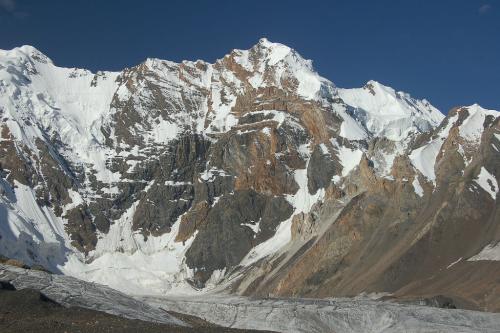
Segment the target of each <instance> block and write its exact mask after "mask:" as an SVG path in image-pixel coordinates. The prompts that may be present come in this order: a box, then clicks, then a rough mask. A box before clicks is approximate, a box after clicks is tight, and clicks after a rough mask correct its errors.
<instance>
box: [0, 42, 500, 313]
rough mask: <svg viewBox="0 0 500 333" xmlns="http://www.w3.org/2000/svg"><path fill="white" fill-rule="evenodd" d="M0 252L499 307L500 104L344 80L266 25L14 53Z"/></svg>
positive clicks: (8, 69)
mask: <svg viewBox="0 0 500 333" xmlns="http://www.w3.org/2000/svg"><path fill="white" fill-rule="evenodd" d="M0 119H1V125H0V126H1V129H0V134H1V141H0V174H1V180H0V181H1V183H0V187H1V197H0V200H1V201H0V235H1V238H0V254H2V255H4V256H6V257H9V258H16V259H20V260H23V261H25V262H27V263H29V264H40V265H42V266H44V267H46V268H48V269H49V270H51V271H54V272H59V273H63V274H66V275H71V276H74V277H77V278H80V279H83V280H87V281H92V282H99V283H103V284H106V285H109V286H111V287H113V288H116V289H119V290H121V291H125V292H127V293H131V294H179V293H187V294H198V293H204V292H206V291H208V290H212V289H214V290H225V291H230V292H233V293H237V294H243V295H260V296H267V295H279V296H292V295H293V296H305V297H311V296H314V297H329V296H353V295H358V294H361V293H381V292H384V293H387V295H390V296H387V297H392V298H397V299H434V297H436V296H439V295H444V296H446V297H448V298H449V299H450V300H451V302H453V303H454V304H456V305H457V306H461V307H464V308H473V309H482V310H488V311H500V302H499V301H498V300H499V299H500V297H499V296H500V294H499V293H500V292H499V290H500V289H499V288H493V287H492V286H497V285H498V281H496V276H498V273H499V271H500V261H499V260H500V252H499V251H500V245H498V244H499V243H498V241H499V240H500V223H499V222H500V215H499V214H500V213H499V210H498V179H500V178H499V177H500V154H499V151H500V113H499V112H498V111H492V110H486V109H483V108H481V107H480V106H478V105H472V106H466V107H458V108H455V109H453V110H451V111H450V112H449V113H448V115H447V116H446V117H445V116H444V115H443V114H442V113H441V112H439V111H438V110H437V109H436V108H435V107H433V106H432V105H431V104H430V103H429V102H428V101H426V100H418V99H415V98H412V97H411V96H410V95H408V94H407V93H404V92H397V91H395V90H394V89H392V88H390V87H386V86H384V85H382V84H381V83H378V82H376V81H369V82H368V83H367V84H366V85H365V86H363V87H362V88H356V89H343V88H339V87H337V86H335V85H334V84H333V83H332V82H330V81H329V80H327V79H325V78H322V77H321V76H320V75H319V74H318V73H316V72H315V70H314V69H313V67H312V62H311V61H310V60H305V59H303V58H302V57H301V56H300V55H299V54H298V53H297V52H296V51H295V50H293V49H291V48H289V47H287V46H285V45H282V44H278V43H271V42H269V41H268V40H266V39H261V40H260V41H259V42H258V43H257V44H256V45H255V46H253V47H252V48H251V49H249V50H233V51H232V52H231V53H229V54H228V55H226V56H224V57H223V58H221V59H219V60H217V61H215V63H213V64H210V63H206V62H204V61H201V60H198V61H195V62H191V61H184V62H182V63H174V62H170V61H165V60H159V59H147V60H146V61H144V62H143V63H141V64H139V65H137V66H135V67H132V68H127V69H124V70H123V71H121V72H97V73H91V72H90V71H87V70H82V69H76V68H61V67H57V66H56V65H55V64H54V63H53V62H52V61H51V60H50V59H49V58H48V57H47V56H45V55H44V54H42V53H41V52H40V51H38V50H36V49H35V48H33V47H30V46H23V47H20V48H16V49H13V50H10V51H0Z"/></svg>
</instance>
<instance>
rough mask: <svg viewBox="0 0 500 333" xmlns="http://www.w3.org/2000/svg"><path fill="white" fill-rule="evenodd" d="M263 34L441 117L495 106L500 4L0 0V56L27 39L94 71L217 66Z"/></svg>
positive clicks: (328, 71) (499, 83) (498, 105)
mask: <svg viewBox="0 0 500 333" xmlns="http://www.w3.org/2000/svg"><path fill="white" fill-rule="evenodd" d="M260 37H267V38H268V39H269V40H271V41H275V42H281V43H284V44H287V45H289V46H291V47H293V48H295V49H296V50H297V51H298V52H299V53H301V54H302V56H304V57H305V58H309V59H313V61H314V65H315V68H316V70H317V71H318V72H319V73H320V74H321V75H322V76H324V77H327V78H328V79H330V80H332V81H333V82H335V83H336V84H337V85H338V86H341V87H358V86H362V85H363V84H364V83H365V82H366V81H368V80H370V79H374V80H377V81H380V82H382V83H384V84H386V85H390V86H392V87H394V88H395V89H397V90H404V91H407V92H409V93H410V94H412V95H413V96H415V97H419V98H424V97H425V98H427V99H429V100H430V101H431V102H432V103H433V104H434V105H436V106H437V107H438V108H440V109H441V110H442V111H444V112H446V111H447V110H448V109H449V108H450V107H452V106H455V105H468V104H472V103H474V102H477V103H479V104H481V105H483V106H484V107H487V108H494V109H497V110H500V0H484V1H480V0H418V1H417V0H414V1H409V0H408V1H403V0H399V1H396V0H378V1H373V0H370V1H368V0H367V1H360V0H354V1H353V0H351V1H347V0H346V1H313V0H309V1H272V0H267V1H260V0H254V1H238V0H233V1H225V0H217V1H208V0H207V1H187V0H184V1H147V0H143V1H111V0H103V1H93V0H86V1H83V0H81V1H78V0H75V1H56V0H54V1H40V0H37V1H34V0H33V1H28V0H0V49H10V48H13V47H15V46H19V45H22V44H30V45H33V46H35V47H37V48H38V49H40V50H41V51H43V52H44V53H46V54H47V55H48V56H49V57H50V58H52V59H53V60H54V62H55V63H56V64H58V65H61V66H68V67H84V68H89V69H91V70H94V71H95V70H98V69H105V70H119V69H122V68H124V67H128V66H133V65H135V64H138V63H139V62H141V61H142V60H144V59H145V58H146V57H158V58H162V59H169V60H174V61H180V60H183V59H189V60H195V59H204V60H207V61H211V62H212V61H214V60H215V59H217V58H220V57H222V56H223V55H224V54H226V53H228V51H229V50H231V49H233V48H243V49H245V48H249V47H251V46H252V45H253V44H255V43H256V42H257V41H258V39H259V38H260Z"/></svg>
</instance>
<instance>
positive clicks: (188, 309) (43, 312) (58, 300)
mask: <svg viewBox="0 0 500 333" xmlns="http://www.w3.org/2000/svg"><path fill="white" fill-rule="evenodd" d="M0 286H1V287H2V288H0V330H1V331H2V332H20V331H23V332H139V331H141V332H179V333H183V332H190V333H191V332H193V333H195V332H228V333H229V332H235V333H237V332H242V333H243V332H257V331H253V330H252V329H256V330H259V331H258V332H269V331H275V332H308V333H315V332H316V333H323V332H346V333H348V332H387V333H389V332H441V333H443V332H453V333H457V332H463V333H465V332H471V333H472V332H485V333H487V332H499V329H498V328H499V327H500V314H491V313H482V312H474V311H466V310H457V309H439V308H436V307H429V306H421V305H417V304H396V303H392V302H387V301H385V302H384V301H375V300H371V299H369V298H367V297H358V298H355V299H353V298H344V299H342V298H336V299H299V298H295V299H277V298H276V299H249V298H245V297H234V296H227V295H226V296H224V295H208V296H207V295H205V296H203V297H192V296H191V297H173V296H169V297H158V296H157V297H151V296H149V297H140V299H134V298H131V297H130V296H126V295H124V294H122V293H120V292H117V291H114V290H112V289H110V288H109V287H105V286H102V285H98V284H94V283H87V282H83V281H80V280H77V279H75V278H72V277H68V276H60V275H51V274H49V273H46V272H43V271H37V270H28V269H22V268H17V267H13V266H8V265H0ZM435 305H439V304H435ZM181 313H183V314H181ZM186 314H195V315H196V317H194V316H190V315H186ZM219 325H220V326H219ZM237 328H238V329H237ZM264 330H266V331H264Z"/></svg>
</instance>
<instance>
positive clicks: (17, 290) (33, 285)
mask: <svg viewBox="0 0 500 333" xmlns="http://www.w3.org/2000/svg"><path fill="white" fill-rule="evenodd" d="M0 331H1V332H86V333H87V332H165V333H168V332H172V333H173V332H175V333H184V332H185V333H197V332H207V333H210V332H214V333H215V332H227V333H233V332H234V333H247V332H248V333H252V332H256V331H253V330H240V329H230V328H224V327H221V326H218V325H215V324H212V323H209V322H206V321H204V320H201V319H200V318H196V317H192V316H188V315H183V314H180V313H169V312H167V311H165V310H163V309H161V308H158V307H153V306H149V305H147V304H146V303H143V302H140V301H138V300H135V299H133V298H131V297H129V296H126V295H124V294H122V293H120V292H117V291H115V290H113V289H111V288H108V287H106V286H102V285H97V284H93V283H87V282H84V281H80V280H77V279H75V278H71V277H67V276H59V275H51V274H49V273H47V272H43V271H37V270H29V269H22V268H17V267H14V266H10V265H3V264H0ZM258 332H263V331H261V330H259V331H258ZM264 332H265V331H264Z"/></svg>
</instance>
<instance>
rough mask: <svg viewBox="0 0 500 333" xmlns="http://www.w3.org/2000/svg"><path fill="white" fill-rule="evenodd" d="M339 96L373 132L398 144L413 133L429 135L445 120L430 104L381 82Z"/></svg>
mask: <svg viewBox="0 0 500 333" xmlns="http://www.w3.org/2000/svg"><path fill="white" fill-rule="evenodd" d="M338 94H339V96H340V97H341V98H342V100H343V101H344V102H345V103H346V104H347V105H349V106H351V107H352V108H353V109H352V110H351V111H350V113H351V115H352V116H353V117H355V118H356V120H358V121H359V122H360V123H361V124H363V125H364V126H365V127H366V128H367V129H368V131H369V132H370V133H372V134H373V135H374V136H384V137H387V138H388V139H390V140H394V141H400V140H404V139H406V138H408V136H409V134H410V133H415V132H417V133H419V132H426V131H428V130H430V129H431V128H433V127H435V126H437V125H439V123H440V122H441V121H442V120H443V118H444V115H443V114H442V113H441V112H439V110H437V109H436V108H435V107H433V106H432V105H431V104H430V103H429V102H428V101H426V100H421V101H420V100H416V99H414V98H412V97H411V96H410V95H408V94H407V93H404V92H396V91H395V90H394V89H392V88H390V87H387V86H384V85H382V84H380V83H379V82H377V81H368V83H367V84H366V85H365V86H364V87H363V88H356V89H339V90H338Z"/></svg>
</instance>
